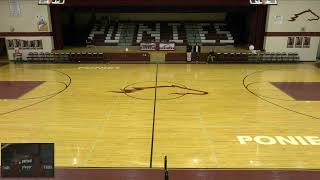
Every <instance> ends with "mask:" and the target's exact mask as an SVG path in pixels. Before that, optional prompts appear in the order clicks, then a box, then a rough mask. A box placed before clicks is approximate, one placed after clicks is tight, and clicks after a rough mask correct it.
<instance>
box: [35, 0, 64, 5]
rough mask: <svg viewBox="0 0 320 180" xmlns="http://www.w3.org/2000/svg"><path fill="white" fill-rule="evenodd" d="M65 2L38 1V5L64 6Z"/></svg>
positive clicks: (55, 0) (52, 0) (62, 0)
mask: <svg viewBox="0 0 320 180" xmlns="http://www.w3.org/2000/svg"><path fill="white" fill-rule="evenodd" d="M64 2H65V0H39V2H38V4H39V5H49V4H53V5H59V4H64Z"/></svg>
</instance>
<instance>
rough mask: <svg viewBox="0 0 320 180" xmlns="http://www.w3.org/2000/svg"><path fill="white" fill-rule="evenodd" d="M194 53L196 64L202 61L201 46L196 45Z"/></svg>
mask: <svg viewBox="0 0 320 180" xmlns="http://www.w3.org/2000/svg"><path fill="white" fill-rule="evenodd" d="M193 52H194V54H195V58H196V63H198V62H199V61H200V54H201V46H200V45H198V43H196V45H195V46H194V48H193Z"/></svg>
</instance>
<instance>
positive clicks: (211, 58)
mask: <svg viewBox="0 0 320 180" xmlns="http://www.w3.org/2000/svg"><path fill="white" fill-rule="evenodd" d="M215 59H216V53H215V52H214V50H213V49H212V50H211V52H209V55H208V57H207V64H208V63H210V62H211V63H213V61H214V60H215Z"/></svg>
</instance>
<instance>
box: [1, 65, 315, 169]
mask: <svg viewBox="0 0 320 180" xmlns="http://www.w3.org/2000/svg"><path fill="white" fill-rule="evenodd" d="M0 81H30V82H32V81H44V83H42V84H40V85H39V86H37V87H35V88H33V89H31V90H29V91H27V92H25V93H24V94H22V96H21V97H19V98H17V99H5V98H4V99H2V100H0V142H1V143H14V142H53V143H55V165H56V166H58V167H150V166H151V167H162V166H163V156H164V155H168V157H169V159H170V168H307V169H319V168H320V162H319V161H318V158H317V157H319V156H320V145H318V144H319V143H320V141H318V140H319V139H318V137H320V132H319V128H320V123H319V122H320V121H319V120H320V111H319V107H320V102H319V101H312V100H310V101H298V100H295V99H294V98H293V97H291V96H289V95H288V94H287V93H285V92H284V91H283V90H281V89H279V88H277V87H276V86H274V85H273V84H271V82H315V83H317V82H320V69H318V68H316V67H315V66H313V65H312V64H308V63H304V64H289V65H286V64H267V65H266V64H264V65H249V64H243V65H214V64H210V65H207V64H160V65H156V64H139V65H137V64H134V65H133V64H132V65H129V64H113V65H103V64H102V65H101V64H94V65H93V64H38V65H35V64H10V65H7V66H2V67H0ZM9 86H10V83H9V85H8V87H9ZM2 88H5V86H4V87H2ZM21 88H22V87H21ZM1 93H4V91H1V92H0V95H1ZM7 93H8V92H7ZM315 93H318V92H315ZM278 136H279V137H278ZM288 136H289V137H288ZM291 136H292V137H291ZM297 136H299V137H301V138H303V140H304V141H305V143H304V142H303V141H302V140H301V138H300V139H299V138H297ZM281 137H282V140H281ZM310 137H313V138H310ZM292 138H294V139H292ZM279 139H280V140H279ZM283 142H284V144H283ZM151 157H152V159H151ZM151 160H152V162H151Z"/></svg>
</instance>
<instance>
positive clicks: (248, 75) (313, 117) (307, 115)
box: [242, 69, 320, 120]
mask: <svg viewBox="0 0 320 180" xmlns="http://www.w3.org/2000/svg"><path fill="white" fill-rule="evenodd" d="M278 70H281V69H278ZM266 71H270V70H262V71H255V72H253V73H251V74H247V75H246V76H245V77H244V78H243V79H242V85H243V87H244V88H245V89H246V90H247V91H248V92H249V93H251V94H252V95H254V96H255V97H257V98H259V99H261V100H262V101H264V102H267V103H269V104H272V105H274V106H277V107H279V108H281V109H284V110H287V111H290V112H293V113H296V114H299V115H302V116H306V117H309V118H312V119H318V120H320V117H316V116H312V115H309V114H306V113H303V112H299V111H296V110H293V109H290V108H287V107H285V106H282V105H279V104H277V103H274V102H272V101H270V100H268V99H266V98H264V97H262V96H259V95H258V94H256V93H255V92H253V91H251V90H250V89H249V87H248V86H249V85H250V83H249V84H246V79H247V78H249V77H250V76H252V75H254V74H257V73H262V72H266Z"/></svg>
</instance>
